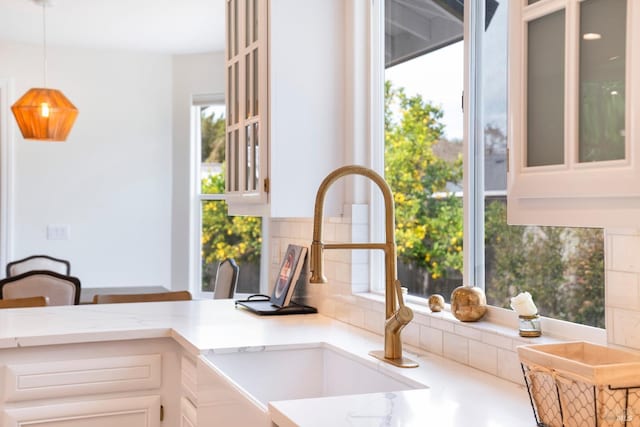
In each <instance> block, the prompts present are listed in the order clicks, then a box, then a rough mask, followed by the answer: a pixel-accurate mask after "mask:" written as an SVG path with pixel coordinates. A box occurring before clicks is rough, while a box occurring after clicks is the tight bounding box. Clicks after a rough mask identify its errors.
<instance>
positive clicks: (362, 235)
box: [351, 224, 369, 243]
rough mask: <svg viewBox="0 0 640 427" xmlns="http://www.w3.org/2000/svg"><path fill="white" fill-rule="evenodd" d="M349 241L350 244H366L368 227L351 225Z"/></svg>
mask: <svg viewBox="0 0 640 427" xmlns="http://www.w3.org/2000/svg"><path fill="white" fill-rule="evenodd" d="M351 241H352V242H358V243H362V242H368V241H369V226H368V225H362V224H358V225H352V226H351Z"/></svg>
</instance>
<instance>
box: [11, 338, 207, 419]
mask: <svg viewBox="0 0 640 427" xmlns="http://www.w3.org/2000/svg"><path fill="white" fill-rule="evenodd" d="M181 351H182V349H181V347H180V346H178V345H177V344H176V343H175V341H173V340H171V339H149V340H131V341H112V342H103V343H89V344H69V345H52V346H39V347H27V348H13V349H3V350H0V375H1V376H0V380H1V381H2V382H1V383H0V414H1V415H0V417H1V418H0V419H1V423H0V427H18V426H36V425H37V426H42V427H63V426H64V427H114V426H115V427H163V426H170V427H174V426H178V425H179V420H180V416H181V409H180V408H181V406H180V391H179V390H180V387H179V384H180V370H179V366H180V363H179V360H180V355H181ZM183 425H185V426H189V425H190V424H183ZM192 425H195V424H192Z"/></svg>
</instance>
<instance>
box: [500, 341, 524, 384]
mask: <svg viewBox="0 0 640 427" xmlns="http://www.w3.org/2000/svg"><path fill="white" fill-rule="evenodd" d="M498 376H499V377H500V378H504V379H505V380H508V381H512V382H514V383H517V384H523V385H524V376H523V374H522V368H521V365H520V359H519V358H518V354H517V353H515V352H513V351H509V350H504V349H501V348H499V349H498Z"/></svg>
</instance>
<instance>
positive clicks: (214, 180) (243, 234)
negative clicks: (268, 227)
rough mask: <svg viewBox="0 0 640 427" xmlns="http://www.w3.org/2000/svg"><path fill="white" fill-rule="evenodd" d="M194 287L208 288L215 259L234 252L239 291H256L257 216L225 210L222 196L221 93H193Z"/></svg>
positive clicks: (213, 276) (213, 275)
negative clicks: (196, 96) (202, 96)
mask: <svg viewBox="0 0 640 427" xmlns="http://www.w3.org/2000/svg"><path fill="white" fill-rule="evenodd" d="M192 114H193V135H194V138H193V140H194V142H195V144H194V146H195V150H194V153H195V158H196V161H195V162H194V163H195V164H196V165H197V167H196V173H194V176H195V183H194V187H195V189H196V190H195V193H196V197H195V200H196V206H195V209H194V211H195V213H196V217H195V218H194V223H195V224H197V231H196V234H197V239H194V240H196V242H197V243H196V245H197V247H196V248H195V249H194V252H195V253H196V254H197V258H198V259H199V262H198V265H197V275H196V276H197V283H198V291H200V292H212V291H213V289H214V287H215V279H216V272H217V269H218V265H219V263H220V262H221V261H223V260H224V259H226V258H233V259H234V260H235V261H236V263H237V264H238V266H239V267H240V275H239V279H238V288H237V289H236V292H238V293H259V292H260V271H261V268H260V266H261V253H262V243H263V242H262V236H263V230H262V218H260V217H251V216H229V215H228V211H227V203H226V201H225V194H224V188H225V170H226V162H225V160H226V156H225V105H224V99H223V98H222V97H205V99H194V107H193V109H192Z"/></svg>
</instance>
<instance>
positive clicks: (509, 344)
mask: <svg viewBox="0 0 640 427" xmlns="http://www.w3.org/2000/svg"><path fill="white" fill-rule="evenodd" d="M482 342H484V343H487V344H489V345H492V346H494V347H498V348H504V349H505V350H510V349H511V348H513V340H512V339H511V338H508V337H505V336H503V335H498V334H493V333H489V332H483V333H482Z"/></svg>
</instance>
